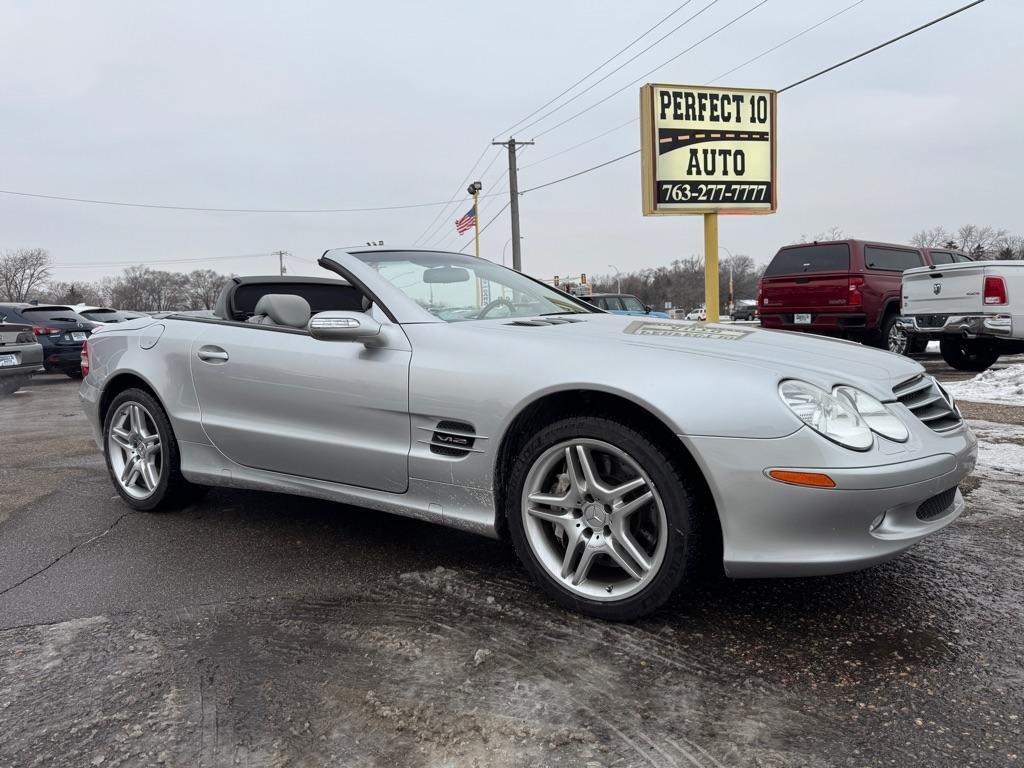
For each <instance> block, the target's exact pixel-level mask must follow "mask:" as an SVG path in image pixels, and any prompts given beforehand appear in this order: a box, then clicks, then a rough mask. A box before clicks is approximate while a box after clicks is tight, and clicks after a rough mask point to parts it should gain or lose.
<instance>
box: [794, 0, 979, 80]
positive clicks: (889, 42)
mask: <svg viewBox="0 0 1024 768" xmlns="http://www.w3.org/2000/svg"><path fill="white" fill-rule="evenodd" d="M983 2H985V0H974V2H973V3H968V4H967V5H963V6H961V7H959V8H957V9H956V10H955V11H950V12H949V13H947V14H946V15H945V16H939V17H938V18H937V19H932V20H931V21H929V22H928V23H927V24H922V25H921V26H920V27H915V28H914V29H912V30H910V31H909V32H904V33H903V34H902V35H898V36H897V37H894V38H892V39H891V40H886V41H885V42H884V43H880V44H879V45H876V46H875V47H874V48H868V49H867V50H866V51H862V52H861V53H858V54H857V55H856V56H851V57H850V58H848V59H844V60H843V61H840V62H839V63H838V64H833V65H832V66H831V67H828V68H827V69H823V70H821V71H820V72H815V73H814V74H813V75H810V76H808V77H805V78H804V79H803V80H797V81H796V82H795V83H790V84H789V85H787V86H786V87H785V88H780V89H779V93H784V92H785V91H788V90H789V89H790V88H796V87H797V86H798V85H803V84H804V83H807V82H810V81H811V80H814V79H815V78H816V77H821V76H822V75H825V74H828V73H829V72H831V71H832V70H834V69H839V68H840V67H842V66H845V65H847V64H849V63H850V62H852V61H856V60H857V59H860V58H863V57H865V56H867V55H868V54H869V53H874V52H875V51H879V50H881V49H882V48H885V47H886V46H888V45H892V44H893V43H895V42H899V41H900V40H902V39H903V38H905V37H910V36H911V35H913V34H916V33H917V32H920V31H921V30H922V29H928V27H931V26H933V25H935V24H938V23H939V22H940V21H945V20H946V19H948V18H951V17H953V16H956V15H957V14H958V13H963V12H964V11H966V10H967V9H968V8H973V7H974V6H976V5H980V4H981V3H983Z"/></svg>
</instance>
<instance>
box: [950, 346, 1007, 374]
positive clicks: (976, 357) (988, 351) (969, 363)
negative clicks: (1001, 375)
mask: <svg viewBox="0 0 1024 768" xmlns="http://www.w3.org/2000/svg"><path fill="white" fill-rule="evenodd" d="M939 352H941V353H942V359H943V360H945V361H946V362H947V363H948V364H949V366H950V367H951V368H956V369H957V370H958V371H978V372H980V371H986V370H988V369H989V368H990V367H991V366H992V364H993V363H995V361H996V360H998V359H999V350H998V349H997V348H996V346H995V345H994V344H992V343H991V342H987V341H981V340H979V339H942V341H940V342H939Z"/></svg>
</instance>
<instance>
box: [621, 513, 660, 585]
mask: <svg viewBox="0 0 1024 768" xmlns="http://www.w3.org/2000/svg"><path fill="white" fill-rule="evenodd" d="M611 528H612V539H613V540H614V542H615V544H616V545H618V546H619V547H621V548H622V549H624V550H625V552H626V554H627V555H629V557H630V558H631V559H632V560H633V562H635V563H636V564H637V565H638V566H639V567H640V571H641V572H642V573H647V571H649V570H651V560H650V558H649V557H648V555H647V554H646V553H645V552H644V551H643V550H642V549H641V548H640V545H639V544H637V542H636V539H634V538H633V534H632V533H630V532H629V529H628V528H626V526H625V519H624V518H621V517H620V518H617V519H615V520H613V521H612V526H611ZM636 578H640V576H637V577H636Z"/></svg>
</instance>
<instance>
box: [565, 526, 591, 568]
mask: <svg viewBox="0 0 1024 768" xmlns="http://www.w3.org/2000/svg"><path fill="white" fill-rule="evenodd" d="M565 535H566V547H565V555H564V556H563V557H562V572H561V576H562V578H563V579H567V578H569V576H570V575H571V574H572V572H573V568H572V564H573V562H574V561H575V560H576V553H577V552H578V551H579V548H580V544H581V543H583V544H584V545H585V544H586V540H585V539H584V538H583V534H582V533H581V532H580V531H579V529H578V528H574V529H573V530H572V531H570V530H568V529H567V530H566V532H565Z"/></svg>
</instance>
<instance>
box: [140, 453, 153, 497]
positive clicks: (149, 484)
mask: <svg viewBox="0 0 1024 768" xmlns="http://www.w3.org/2000/svg"><path fill="white" fill-rule="evenodd" d="M139 463H140V464H141V465H142V468H141V471H140V472H139V475H140V476H141V477H142V482H143V483H144V484H145V486H146V490H147V491H155V490H156V484H157V482H158V480H157V477H158V473H157V471H156V467H155V466H154V465H153V462H151V461H146V460H140V461H139Z"/></svg>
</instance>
